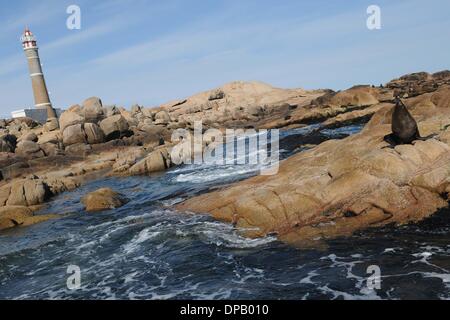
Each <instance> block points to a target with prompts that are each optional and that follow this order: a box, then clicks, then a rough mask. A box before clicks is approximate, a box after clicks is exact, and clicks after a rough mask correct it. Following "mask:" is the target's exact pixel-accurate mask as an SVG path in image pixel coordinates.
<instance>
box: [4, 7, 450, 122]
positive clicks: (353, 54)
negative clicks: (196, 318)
mask: <svg viewBox="0 0 450 320" xmlns="http://www.w3.org/2000/svg"><path fill="white" fill-rule="evenodd" d="M71 4H76V5H78V6H80V8H81V11H82V28H81V30H68V29H67V28H66V19H67V17H68V14H67V13H66V8H67V7H68V6H69V5H71ZM371 4H376V5H378V6H380V7H381V10H382V11H381V13H382V29H381V30H376V31H370V30H368V29H367V27H366V19H367V17H368V15H367V13H366V9H367V7H368V6H369V5H371ZM449 12H450V1H448V0H428V1H422V0H396V1H393V0H390V1H381V0H371V1H365V0H360V1H354V0H347V1H329V0H328V1H325V0H315V1H303V0H279V1H275V0H273V1H265V0H202V1H200V0H164V1H156V0H153V1H150V0H147V1H146V0H107V1H106V0H69V1H66V0H54V1H52V0H43V1H33V0H27V1H21V0H16V1H6V0H0V20H1V21H2V23H3V26H2V31H1V33H0V116H8V115H9V113H10V112H11V111H12V110H15V109H19V108H24V107H30V106H32V105H33V97H32V92H31V85H30V80H29V77H28V71H27V65H26V59H25V57H24V54H23V52H22V49H21V45H20V42H19V37H20V35H21V33H22V31H23V29H24V26H25V25H28V26H29V27H30V29H31V30H32V31H33V32H34V33H35V35H36V36H37V38H38V44H39V47H40V55H41V60H42V64H43V67H44V72H45V75H46V80H47V85H48V87H49V91H50V92H51V98H52V101H53V103H54V105H55V106H58V107H67V106H70V105H72V104H76V103H80V102H82V101H83V100H84V99H85V98H87V97H90V96H94V95H95V96H99V97H101V98H102V100H103V101H104V103H105V104H118V105H123V106H126V107H128V106H130V105H132V104H134V103H139V104H142V105H145V106H154V105H158V104H160V103H163V102H167V101H169V100H172V99H177V98H183V97H186V96H189V95H192V94H194V93H197V92H199V91H204V90H207V89H211V88H214V87H217V86H220V85H222V84H224V83H227V82H229V81H234V80H259V81H264V82H267V83H270V84H272V85H274V86H278V87H291V88H294V87H303V88H307V89H312V88H332V89H345V88H347V87H350V86H352V85H354V84H379V83H385V82H387V81H388V80H390V79H392V78H395V77H398V76H400V75H402V74H406V73H410V72H415V71H422V70H423V71H429V72H435V71H439V70H442V69H450V41H449V40H450V19H449V17H448V15H449Z"/></svg>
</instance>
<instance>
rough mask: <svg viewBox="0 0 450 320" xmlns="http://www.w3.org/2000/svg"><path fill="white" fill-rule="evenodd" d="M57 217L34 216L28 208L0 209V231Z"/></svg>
mask: <svg viewBox="0 0 450 320" xmlns="http://www.w3.org/2000/svg"><path fill="white" fill-rule="evenodd" d="M57 217H58V216H57V215H54V214H45V215H34V214H33V210H32V209H30V208H29V207H23V206H6V207H0V231H1V230H5V229H11V228H16V227H26V226H30V225H33V224H36V223H40V222H44V221H47V220H50V219H55V218H57Z"/></svg>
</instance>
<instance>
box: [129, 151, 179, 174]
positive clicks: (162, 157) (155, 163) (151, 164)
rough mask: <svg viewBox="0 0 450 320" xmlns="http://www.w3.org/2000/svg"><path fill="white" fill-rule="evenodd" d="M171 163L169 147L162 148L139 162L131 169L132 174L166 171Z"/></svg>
mask: <svg viewBox="0 0 450 320" xmlns="http://www.w3.org/2000/svg"><path fill="white" fill-rule="evenodd" d="M170 165H171V163H170V157H169V153H168V151H167V149H165V148H162V149H159V150H155V151H153V152H151V153H150V154H149V155H148V156H147V157H145V158H144V159H142V160H141V161H139V162H137V163H136V164H135V165H134V166H132V167H131V168H130V170H129V172H130V174H132V175H142V174H149V173H153V172H159V171H164V170H166V169H167V168H169V167H170Z"/></svg>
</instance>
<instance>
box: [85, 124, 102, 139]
mask: <svg viewBox="0 0 450 320" xmlns="http://www.w3.org/2000/svg"><path fill="white" fill-rule="evenodd" d="M84 132H85V133H86V140H87V142H88V143H89V144H97V143H102V142H104V140H105V134H104V133H103V131H102V129H100V127H99V126H98V125H96V124H95V123H86V124H85V125H84Z"/></svg>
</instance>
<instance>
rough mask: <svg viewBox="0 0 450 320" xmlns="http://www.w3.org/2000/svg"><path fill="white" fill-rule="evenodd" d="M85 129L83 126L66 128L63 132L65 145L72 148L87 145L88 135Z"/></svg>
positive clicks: (76, 125) (77, 125)
mask: <svg viewBox="0 0 450 320" xmlns="http://www.w3.org/2000/svg"><path fill="white" fill-rule="evenodd" d="M83 127H84V125H83V124H75V125H72V126H69V127H67V128H65V129H64V131H63V143H64V145H65V146H70V145H72V144H77V143H86V133H85V132H84V129H83Z"/></svg>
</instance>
